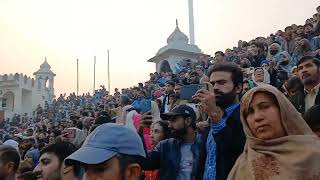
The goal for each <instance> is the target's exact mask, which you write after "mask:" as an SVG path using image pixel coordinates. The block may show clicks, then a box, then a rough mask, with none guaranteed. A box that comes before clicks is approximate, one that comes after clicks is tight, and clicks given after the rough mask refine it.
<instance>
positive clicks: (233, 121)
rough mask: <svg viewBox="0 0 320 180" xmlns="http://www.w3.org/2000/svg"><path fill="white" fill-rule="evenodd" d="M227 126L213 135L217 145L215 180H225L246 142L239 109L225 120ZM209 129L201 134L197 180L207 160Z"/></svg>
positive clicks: (200, 179)
mask: <svg viewBox="0 0 320 180" xmlns="http://www.w3.org/2000/svg"><path fill="white" fill-rule="evenodd" d="M226 123H227V125H226V127H224V128H223V129H222V130H221V131H220V132H219V133H218V134H216V135H214V140H215V142H216V144H217V150H216V157H217V159H216V180H225V179H227V177H228V175H229V172H230V171H231V169H232V167H233V165H234V164H235V162H236V160H237V158H238V157H239V155H240V154H241V153H242V152H243V148H244V144H245V141H246V137H245V134H244V132H243V128H242V123H241V121H240V107H238V108H237V109H235V110H234V112H233V114H232V116H231V117H230V118H229V119H227V121H226ZM209 131H210V129H207V131H206V132H205V133H204V134H203V136H202V140H201V144H200V149H201V151H200V157H199V162H198V163H199V165H198V167H199V170H198V172H197V179H198V180H202V179H203V174H204V171H205V163H206V158H207V151H206V142H207V138H208V134H209Z"/></svg>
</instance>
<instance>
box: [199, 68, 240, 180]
mask: <svg viewBox="0 0 320 180" xmlns="http://www.w3.org/2000/svg"><path fill="white" fill-rule="evenodd" d="M208 76H209V78H210V83H208V90H203V89H202V90H199V91H198V92H197V93H196V95H195V96H194V97H193V99H194V100H197V101H198V102H200V106H202V108H203V110H204V111H205V112H206V113H207V114H208V118H209V122H210V123H211V124H210V127H208V128H207V129H206V130H205V131H204V132H203V134H202V135H201V145H200V151H201V152H200V157H199V164H198V168H199V171H198V174H197V179H204V180H209V179H210V180H215V179H217V180H220V179H227V177H228V174H229V172H230V171H231V169H232V167H233V165H234V163H235V162H236V160H237V158H238V156H239V155H240V154H241V153H242V151H243V147H244V144H245V138H246V137H245V134H244V132H243V128H242V124H241V121H240V105H239V95H240V93H241V90H242V83H243V74H242V71H241V69H240V68H239V67H238V66H237V65H236V64H234V63H220V64H216V65H214V66H213V67H212V68H211V69H209V72H208Z"/></svg>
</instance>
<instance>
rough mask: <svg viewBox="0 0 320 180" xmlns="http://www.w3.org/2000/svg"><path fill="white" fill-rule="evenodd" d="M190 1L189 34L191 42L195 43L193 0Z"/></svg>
mask: <svg viewBox="0 0 320 180" xmlns="http://www.w3.org/2000/svg"><path fill="white" fill-rule="evenodd" d="M188 1H189V36H190V44H192V45H195V39H194V18H193V0H188Z"/></svg>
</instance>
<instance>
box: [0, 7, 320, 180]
mask: <svg viewBox="0 0 320 180" xmlns="http://www.w3.org/2000/svg"><path fill="white" fill-rule="evenodd" d="M316 10H317V13H316V14H314V15H313V17H312V18H310V19H307V20H306V23H305V24H304V25H296V24H293V25H291V26H288V27H286V28H285V29H284V31H282V30H279V31H277V32H276V33H274V34H270V36H268V37H257V38H255V39H253V40H251V41H248V42H246V41H241V40H240V41H239V42H238V45H237V46H236V47H233V48H231V49H226V50H225V51H224V52H222V51H217V52H215V53H214V56H213V57H211V56H209V55H205V54H203V55H200V56H199V57H198V61H197V62H193V61H191V60H190V61H189V60H183V61H181V62H180V63H179V64H177V66H176V69H175V71H174V72H177V73H173V71H172V70H170V69H165V70H161V72H159V73H158V72H155V73H150V79H149V80H148V81H146V82H144V83H139V84H138V86H136V87H131V88H126V89H121V90H120V91H119V90H118V89H117V88H116V89H115V91H114V94H110V93H109V92H108V91H107V90H106V88H105V87H104V86H100V89H98V90H96V91H95V92H94V93H93V94H92V95H90V93H87V94H83V95H80V96H77V95H76V94H75V93H72V94H70V95H69V96H66V94H64V95H63V94H61V95H60V96H59V97H58V98H57V99H55V100H54V101H53V103H52V104H48V103H46V104H45V106H44V107H41V106H39V107H38V108H37V109H36V110H35V111H34V114H33V116H28V115H26V114H23V115H15V116H14V117H13V118H12V119H7V120H3V121H1V123H0V128H1V132H0V135H1V136H0V140H1V143H2V144H3V145H0V162H1V163H0V179H10V180H13V179H17V180H27V179H28V180H32V179H44V180H47V179H53V180H60V179H63V180H64V179H66V180H73V179H75V180H76V179H81V178H83V179H110V180H113V179H126V180H129V179H146V180H156V179H160V180H162V179H166V180H171V179H177V180H182V179H186V180H195V179H199V180H200V179H201V180H202V179H203V180H209V179H210V180H211V179H213V180H214V179H217V180H224V179H241V180H247V179H273V178H275V179H297V180H298V179H299V180H300V179H317V178H319V177H320V174H319V172H320V169H319V167H320V164H319V162H320V161H319V160H320V141H319V139H318V137H316V135H314V133H315V134H317V135H318V136H320V121H319V118H318V117H319V115H320V114H319V113H320V91H319V88H320V60H319V59H320V6H319V7H317V9H316ZM199 84H206V86H205V87H206V88H205V89H199V90H198V91H197V92H196V93H195V94H192V95H193V96H192V97H191V98H190V99H183V98H182V91H183V89H184V90H185V89H186V88H185V87H187V86H188V87H191V86H192V85H199ZM190 85H191V86H190Z"/></svg>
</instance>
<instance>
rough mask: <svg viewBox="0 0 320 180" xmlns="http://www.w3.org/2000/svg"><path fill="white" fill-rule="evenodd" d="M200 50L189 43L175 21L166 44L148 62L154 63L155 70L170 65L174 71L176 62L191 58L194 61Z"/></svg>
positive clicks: (174, 71) (158, 70)
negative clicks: (173, 28)
mask: <svg viewBox="0 0 320 180" xmlns="http://www.w3.org/2000/svg"><path fill="white" fill-rule="evenodd" d="M201 54H202V52H201V50H200V49H199V48H198V46H196V45H193V44H189V38H188V37H187V36H186V35H185V34H184V33H183V32H181V30H180V29H179V26H178V22H177V23H176V29H175V30H174V32H173V33H171V35H170V36H169V37H168V39H167V45H166V46H164V47H162V48H161V49H159V51H158V52H157V53H156V56H154V57H153V58H151V59H149V60H148V62H154V63H156V71H157V72H161V71H163V70H164V69H168V68H169V67H170V69H171V71H172V72H173V73H176V68H175V66H176V64H177V63H179V62H180V61H182V60H191V61H193V62H196V61H197V60H198V57H199V55H201Z"/></svg>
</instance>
